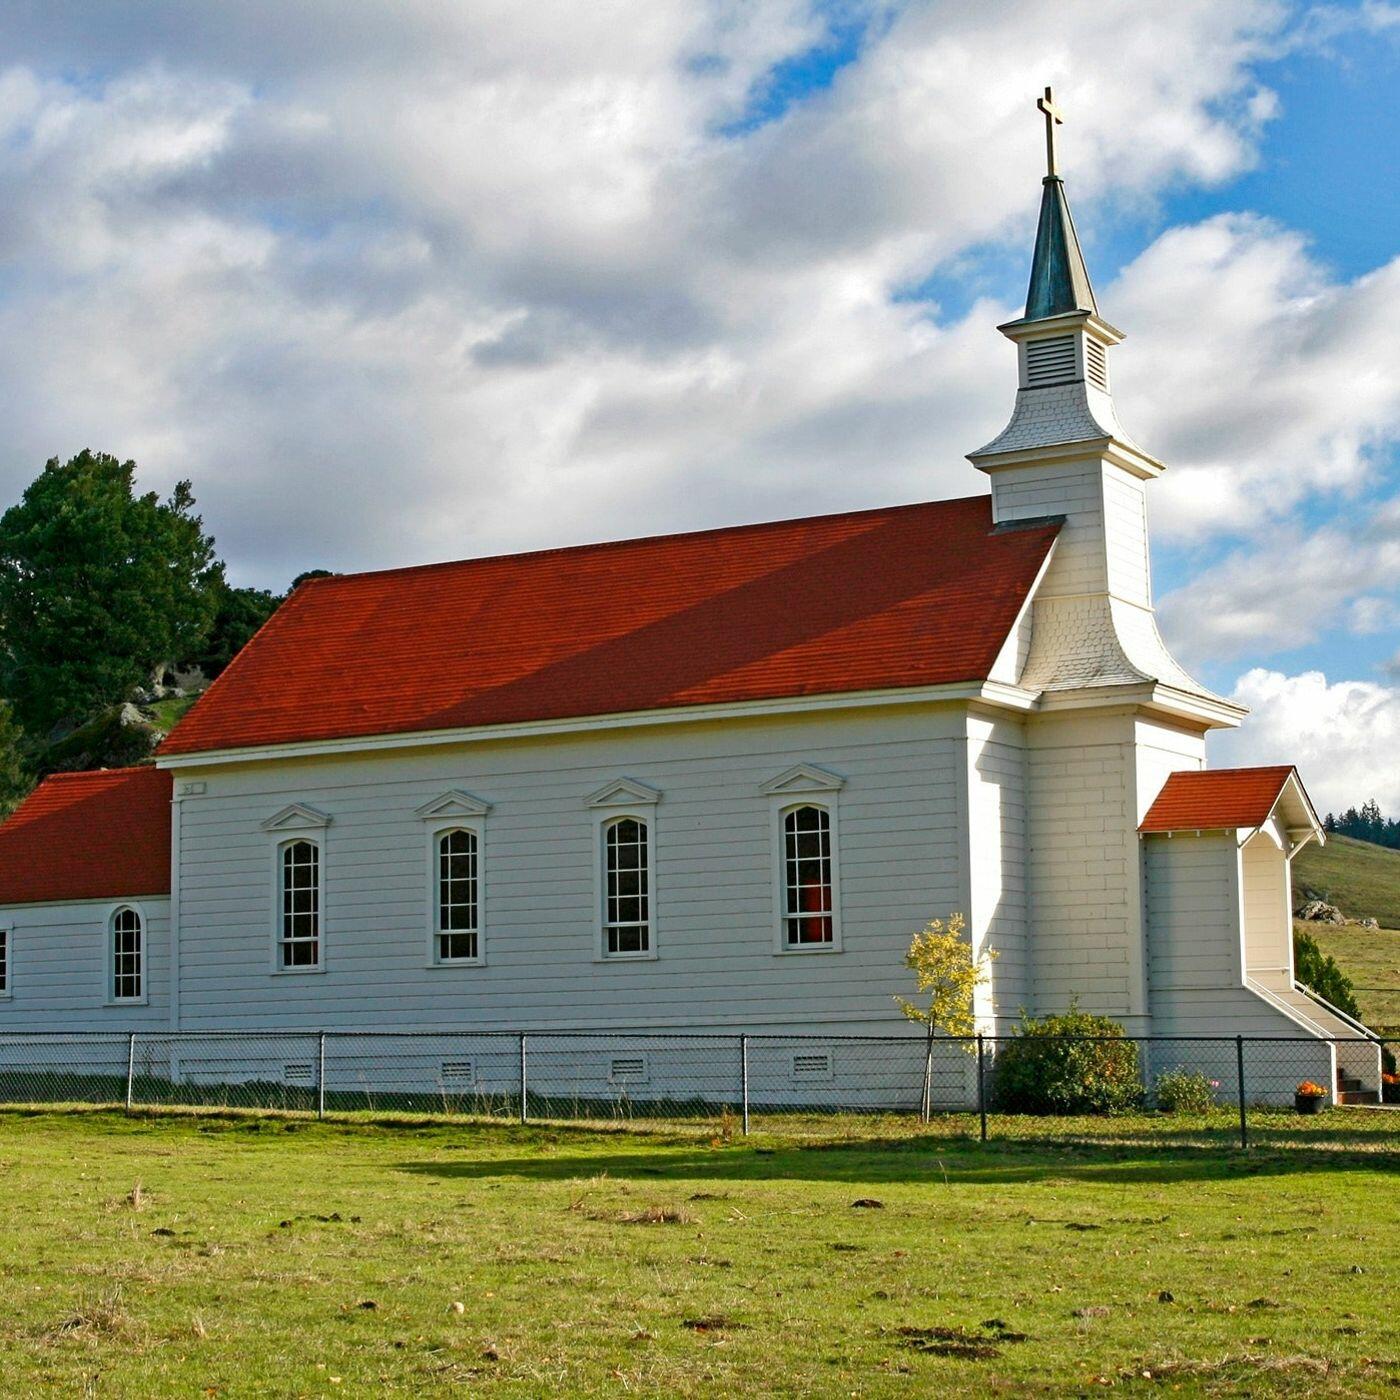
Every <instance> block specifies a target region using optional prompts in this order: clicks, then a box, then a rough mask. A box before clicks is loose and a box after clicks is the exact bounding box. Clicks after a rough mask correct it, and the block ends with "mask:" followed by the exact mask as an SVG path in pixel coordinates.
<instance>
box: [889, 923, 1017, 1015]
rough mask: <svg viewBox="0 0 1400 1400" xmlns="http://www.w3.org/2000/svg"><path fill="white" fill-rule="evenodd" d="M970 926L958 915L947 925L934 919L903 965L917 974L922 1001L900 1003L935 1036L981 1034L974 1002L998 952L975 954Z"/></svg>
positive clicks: (916, 939)
mask: <svg viewBox="0 0 1400 1400" xmlns="http://www.w3.org/2000/svg"><path fill="white" fill-rule="evenodd" d="M965 928H966V924H965V922H964V920H963V916H962V915H961V914H954V915H952V917H951V918H949V920H948V921H947V923H946V924H945V923H944V921H943V920H942V919H932V920H930V922H929V923H928V925H927V926H926V927H925V928H924V930H923V931H922V932H921V933H916V934H915V935H914V937H913V938H912V939H911V940H910V943H909V951H908V952H907V953H906V954H905V955H904V965H905V967H907V968H908V969H909V970H910V971H911V972H912V973H913V974H914V981H915V985H916V986H917V987H918V995H919V996H920V997H922V998H924V999H925V1000H923V1001H922V1002H913V1001H909V1000H907V999H906V998H904V997H901V996H896V997H895V1002H896V1003H897V1005H898V1006H899V1009H900V1011H901V1013H902V1014H903V1015H904V1017H905V1018H906V1019H907V1020H910V1021H917V1022H919V1024H920V1025H922V1026H926V1027H927V1028H928V1032H929V1034H930V1035H932V1034H934V1032H935V1031H942V1032H943V1033H944V1035H971V1034H972V1033H973V1032H974V1031H975V1030H976V1028H977V1027H976V1022H975V1021H974V1019H973V1015H972V1001H973V997H974V995H975V994H976V991H977V988H978V987H979V986H980V985H981V984H982V983H983V982H985V981H986V980H987V968H988V966H989V964H990V963H991V962H992V961H993V959H995V957H996V954H995V953H984V954H983V955H982V956H981V957H979V958H975V959H974V958H973V956H972V944H971V943H970V942H969V941H968V940H967V938H966V937H964V931H965Z"/></svg>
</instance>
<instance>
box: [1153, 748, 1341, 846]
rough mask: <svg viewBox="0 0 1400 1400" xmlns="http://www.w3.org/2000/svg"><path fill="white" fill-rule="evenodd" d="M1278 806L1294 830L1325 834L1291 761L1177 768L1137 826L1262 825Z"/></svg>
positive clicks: (1209, 828) (1173, 828) (1286, 824)
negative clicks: (1194, 769)
mask: <svg viewBox="0 0 1400 1400" xmlns="http://www.w3.org/2000/svg"><path fill="white" fill-rule="evenodd" d="M1276 808H1281V809H1283V815H1284V827H1285V829H1286V830H1288V831H1289V832H1290V833H1293V832H1300V831H1307V832H1309V833H1311V834H1313V835H1316V836H1317V837H1319V839H1320V838H1321V835H1322V827H1321V824H1320V823H1319V822H1318V820H1317V813H1316V811H1315V810H1314V808H1313V805H1312V801H1311V800H1310V799H1309V797H1308V794H1307V792H1306V791H1305V790H1304V788H1303V784H1302V782H1301V780H1300V779H1299V777H1298V773H1297V770H1296V769H1295V768H1293V767H1292V766H1291V765H1289V764H1278V765H1275V766H1273V767H1268V768H1217V769H1214V770H1212V769H1206V770H1204V771H1201V772H1182V773H1173V774H1171V775H1170V777H1168V778H1167V781H1166V782H1165V783H1164V784H1163V785H1162V790H1161V792H1159V793H1158V794H1157V797H1156V800H1155V801H1154V802H1153V803H1152V806H1151V807H1149V808H1148V811H1147V815H1146V816H1145V817H1144V818H1143V819H1142V825H1141V826H1139V827H1138V830H1139V831H1141V832H1144V833H1151V832H1168V831H1218V830H1221V829H1230V828H1233V829H1236V830H1238V829H1241V828H1244V827H1250V828H1258V827H1262V826H1263V825H1264V824H1265V823H1266V822H1267V821H1268V820H1269V818H1270V817H1271V816H1273V815H1274V811H1275V809H1276Z"/></svg>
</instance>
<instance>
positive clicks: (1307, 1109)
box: [1293, 1094, 1327, 1113]
mask: <svg viewBox="0 0 1400 1400" xmlns="http://www.w3.org/2000/svg"><path fill="white" fill-rule="evenodd" d="M1326 1102H1327V1096H1326V1095H1325V1094H1294V1095H1293V1107H1294V1108H1296V1109H1297V1110H1298V1112H1299V1113H1321V1112H1322V1106H1323V1104H1325V1103H1326Z"/></svg>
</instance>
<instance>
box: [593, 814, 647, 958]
mask: <svg viewBox="0 0 1400 1400" xmlns="http://www.w3.org/2000/svg"><path fill="white" fill-rule="evenodd" d="M647 841H648V832H647V824H646V822H644V821H641V820H639V819H638V818H637V817H617V818H616V819H615V820H613V821H610V822H608V823H607V825H606V826H605V827H604V828H603V877H604V879H603V935H604V943H603V947H604V951H605V952H606V953H607V955H608V956H609V957H627V956H629V955H632V956H635V955H637V954H640V953H648V952H650V951H651V890H650V888H649V881H648V871H649V868H650V857H649V852H648V850H647Z"/></svg>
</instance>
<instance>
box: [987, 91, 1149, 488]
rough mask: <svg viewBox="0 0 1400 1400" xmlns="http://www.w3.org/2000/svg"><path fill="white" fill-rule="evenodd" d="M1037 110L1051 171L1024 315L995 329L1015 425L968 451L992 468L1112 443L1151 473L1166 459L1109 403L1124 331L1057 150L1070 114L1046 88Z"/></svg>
mask: <svg viewBox="0 0 1400 1400" xmlns="http://www.w3.org/2000/svg"><path fill="white" fill-rule="evenodd" d="M1036 106H1037V107H1039V109H1040V110H1041V112H1042V113H1043V114H1044V116H1045V162H1046V167H1047V173H1046V176H1045V179H1044V180H1043V182H1042V185H1041V196H1040V223H1039V225H1038V226H1037V228H1036V235H1035V252H1034V254H1033V255H1032V257H1031V276H1030V285H1029V287H1028V288H1027V291H1026V313H1025V315H1024V316H1021V317H1018V318H1017V319H1016V320H1014V321H1008V322H1006V324H1005V325H1002V326H999V327H997V329H998V330H1000V331H1001V333H1002V334H1003V335H1004V336H1006V338H1007V339H1008V340H1010V341H1012V342H1014V344H1015V345H1016V347H1017V352H1018V353H1017V369H1018V375H1017V379H1018V388H1019V391H1020V392H1019V393H1018V394H1017V397H1016V410H1015V412H1014V413H1013V414H1012V415H1011V422H1010V423H1008V424H1007V426H1006V428H1005V429H1004V430H1003V431H1002V432H1001V434H1000V435H998V436H997V437H996V438H994V439H993V440H992V441H991V442H989V443H988V444H987V445H986V446H985V447H983V448H981V449H980V450H978V451H977V452H973V453H970V454H969V455H970V457H971V459H972V461H973V463H974V464H975V465H976V466H978V467H981V468H982V469H983V470H984V471H986V470H990V469H991V464H992V463H993V462H995V461H998V460H1005V458H1006V457H1007V455H1008V454H1011V453H1015V454H1024V453H1026V452H1028V451H1038V450H1041V449H1045V448H1051V447H1057V446H1059V445H1061V444H1069V443H1090V442H1103V443H1105V444H1108V443H1110V442H1111V443H1112V444H1113V445H1114V448H1115V450H1116V451H1117V452H1119V453H1120V454H1121V455H1123V456H1127V457H1131V458H1132V459H1133V461H1132V465H1131V466H1130V467H1129V470H1131V471H1134V472H1135V473H1137V474H1140V475H1142V476H1144V477H1148V476H1155V475H1156V474H1157V473H1158V472H1160V471H1161V470H1162V464H1161V463H1160V462H1158V461H1157V460H1156V458H1154V457H1151V456H1149V455H1148V454H1147V453H1145V452H1144V451H1143V450H1142V449H1141V448H1140V447H1138V446H1136V444H1134V443H1133V441H1132V440H1131V439H1130V438H1129V437H1128V435H1127V434H1126V433H1125V432H1124V431H1123V428H1122V426H1121V425H1120V424H1119V422H1118V415H1117V412H1116V411H1115V409H1114V406H1113V397H1112V393H1111V391H1110V387H1109V377H1108V357H1109V351H1110V350H1112V349H1113V347H1114V346H1116V345H1118V344H1119V343H1120V342H1121V341H1122V339H1123V332H1122V331H1120V330H1118V329H1117V328H1116V327H1114V326H1111V325H1109V323H1108V322H1107V321H1105V320H1104V319H1103V317H1102V316H1100V315H1099V305H1098V302H1097V300H1096V299H1095V297H1094V288H1093V284H1092V283H1091V282H1090V281H1089V269H1088V268H1087V267H1086V266H1085V265H1084V253H1083V251H1082V250H1081V248H1080V246H1079V235H1078V234H1077V233H1076V232H1075V228H1074V218H1073V216H1072V215H1071V214H1070V212H1069V201H1068V199H1066V197H1065V184H1064V181H1063V180H1062V179H1061V178H1060V173H1059V170H1058V168H1057V159H1056V151H1055V128H1056V127H1057V126H1059V125H1060V124H1061V123H1062V121H1063V120H1064V118H1063V117H1062V116H1061V115H1060V109H1059V108H1058V107H1057V106H1056V105H1055V100H1054V97H1053V95H1052V93H1051V91H1050V89H1049V88H1046V89H1045V96H1044V97H1042V98H1040V99H1039V101H1037V103H1036Z"/></svg>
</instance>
